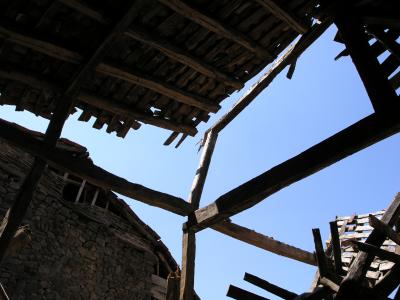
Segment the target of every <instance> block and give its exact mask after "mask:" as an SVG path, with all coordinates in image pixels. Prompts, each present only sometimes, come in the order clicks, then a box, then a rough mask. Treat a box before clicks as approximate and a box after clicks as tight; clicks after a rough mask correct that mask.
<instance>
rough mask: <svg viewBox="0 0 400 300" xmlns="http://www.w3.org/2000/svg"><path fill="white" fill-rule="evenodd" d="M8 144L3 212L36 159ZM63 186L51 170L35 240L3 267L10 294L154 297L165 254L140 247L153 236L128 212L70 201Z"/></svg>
mask: <svg viewBox="0 0 400 300" xmlns="http://www.w3.org/2000/svg"><path fill="white" fill-rule="evenodd" d="M0 149H1V151H0V217H1V218H3V217H4V215H5V213H6V211H7V209H8V208H9V207H10V205H11V203H12V201H13V200H14V198H15V195H16V193H17V191H18V189H19V188H20V185H21V183H22V180H23V176H24V175H23V174H26V173H27V171H28V170H29V166H30V165H31V163H32V161H33V159H32V157H31V156H30V155H27V154H25V153H23V152H21V151H19V150H17V149H15V148H13V147H10V146H9V145H8V144H6V143H5V142H3V141H1V140H0ZM63 187H64V181H63V178H62V177H60V176H58V175H56V174H55V173H53V172H52V171H50V170H49V169H48V170H47V171H46V173H45V175H44V176H43V177H42V179H41V181H40V185H39V188H38V189H37V191H36V193H35V196H34V199H33V201H32V204H31V206H30V209H29V211H28V213H27V216H26V217H25V219H24V221H23V224H29V226H30V229H31V232H32V241H31V242H30V243H29V244H28V245H26V246H25V247H24V248H23V249H22V250H21V251H20V252H19V253H17V254H16V255H14V256H8V257H6V258H5V260H4V261H3V263H2V264H1V266H0V282H1V283H2V284H3V286H4V287H5V289H6V291H7V293H8V295H9V296H10V298H11V299H13V300H17V299H31V300H34V299H138V300H139V299H151V292H150V290H151V285H152V284H151V277H152V274H153V273H154V269H155V264H156V260H157V258H156V256H155V255H154V254H152V253H151V251H148V250H146V247H144V248H143V249H142V248H141V247H140V245H141V244H143V245H146V243H145V241H141V240H140V239H141V238H140V237H139V235H138V234H137V233H136V232H135V230H134V228H132V226H130V225H129V222H127V221H126V220H124V219H123V218H119V217H117V216H115V215H112V214H111V213H109V212H107V211H105V210H102V209H100V208H96V207H90V208H85V207H82V206H84V205H79V204H74V203H66V202H65V201H63V200H62V190H63ZM72 206H73V207H72ZM127 234H128V237H126V235H127ZM122 235H124V236H125V238H123V237H121V236H122ZM136 238H137V239H136ZM133 240H135V242H134V243H133V244H132V243H131V242H132V241H133ZM134 244H138V245H136V246H135V245H134Z"/></svg>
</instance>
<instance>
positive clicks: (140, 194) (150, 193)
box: [0, 120, 192, 216]
mask: <svg viewBox="0 0 400 300" xmlns="http://www.w3.org/2000/svg"><path fill="white" fill-rule="evenodd" d="M0 137H2V138H4V139H5V140H7V141H8V142H10V143H11V144H14V145H15V146H17V147H19V148H21V149H22V150H24V151H26V152H28V153H31V154H32V155H34V156H37V157H38V158H40V159H43V160H46V161H47V162H48V163H49V164H51V165H52V166H54V167H55V168H57V169H60V170H62V171H64V172H68V173H69V174H73V175H75V176H77V177H79V178H82V179H85V180H87V181H88V182H90V183H91V184H93V185H95V186H101V187H102V188H103V189H108V190H113V191H115V192H116V193H119V194H122V195H124V196H127V197H129V198H132V199H135V200H138V201H141V202H143V203H146V204H149V205H152V206H156V207H160V208H163V209H165V210H168V211H171V212H174V213H176V214H179V215H183V216H185V215H188V214H189V213H190V212H191V211H192V207H191V205H190V204H189V203H187V202H186V201H184V200H183V199H181V198H178V197H174V196H171V195H168V194H165V193H161V192H158V191H155V190H152V189H149V188H146V187H144V186H141V185H139V184H136V183H131V182H129V181H126V180H125V179H123V178H120V177H118V176H116V175H113V174H111V173H109V172H107V171H105V170H104V169H102V168H100V167H98V166H96V165H94V164H93V163H92V162H91V161H89V160H87V159H81V158H78V157H74V156H73V155H71V154H70V153H69V152H67V151H65V150H61V149H58V148H57V149H53V150H46V148H44V145H43V142H41V141H40V140H37V139H35V138H34V137H32V136H31V134H30V133H28V132H26V131H23V130H21V129H19V128H18V127H17V126H16V125H13V124H11V123H8V122H7V121H4V120H1V121H0Z"/></svg>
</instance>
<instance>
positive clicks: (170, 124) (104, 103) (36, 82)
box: [0, 64, 197, 136]
mask: <svg viewBox="0 0 400 300" xmlns="http://www.w3.org/2000/svg"><path fill="white" fill-rule="evenodd" d="M0 67H1V70H0V77H1V78H4V79H9V80H14V81H17V82H21V83H23V84H27V85H29V86H31V87H33V88H37V89H45V90H49V91H53V92H57V93H59V92H61V91H62V88H61V86H59V85H58V84H55V83H53V82H50V81H49V80H47V79H46V78H41V77H39V76H38V75H35V74H31V73H29V72H26V71H23V70H20V69H19V68H18V67H16V66H11V65H4V64H0ZM74 99H76V100H78V101H81V102H84V103H87V104H89V105H92V106H94V107H97V108H100V109H103V110H105V111H108V112H111V113H114V114H117V115H120V116H123V117H127V118H129V119H134V120H137V121H140V122H143V123H146V124H151V125H154V126H157V127H161V128H164V129H167V130H172V131H175V132H181V133H186V134H189V135H191V136H194V135H195V134H196V133H197V129H196V128H195V127H194V126H192V125H186V124H180V123H177V122H175V121H173V120H167V119H163V118H158V117H155V116H151V115H148V114H146V113H144V112H141V111H139V110H137V109H135V108H133V107H131V106H130V105H129V104H125V103H123V102H119V101H116V100H111V99H108V98H105V97H99V96H96V95H93V94H91V93H88V92H85V91H83V90H82V91H81V92H79V94H78V95H77V96H75V97H74ZM10 104H11V103H10Z"/></svg>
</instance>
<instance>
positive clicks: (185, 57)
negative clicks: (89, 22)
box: [125, 26, 244, 89]
mask: <svg viewBox="0 0 400 300" xmlns="http://www.w3.org/2000/svg"><path fill="white" fill-rule="evenodd" d="M125 35H126V36H129V37H130V38H132V39H135V40H137V41H139V42H141V43H144V44H146V45H148V46H150V47H152V48H154V49H157V50H158V51H160V52H162V53H163V54H165V55H166V56H168V57H169V58H171V59H173V60H176V61H178V62H179V63H181V64H184V65H187V66H189V67H191V68H192V69H194V70H196V71H197V72H199V73H201V74H203V75H205V76H207V77H210V78H213V79H215V80H217V81H219V82H222V83H225V84H227V85H229V86H232V87H234V88H236V89H241V88H242V87H243V86H244V83H243V82H242V81H240V80H238V79H236V78H234V77H232V76H231V75H228V74H225V73H224V72H221V71H220V70H219V69H218V68H216V67H214V66H212V65H210V64H207V63H206V62H204V61H203V60H201V59H199V58H197V57H196V56H194V55H192V54H191V53H190V52H189V51H186V50H184V49H182V48H181V47H178V46H176V45H174V44H172V43H170V42H169V41H168V40H167V39H165V38H162V37H160V36H158V35H156V34H154V33H150V32H148V31H146V30H144V29H141V28H138V27H137V26H135V28H134V29H130V30H128V31H127V32H125Z"/></svg>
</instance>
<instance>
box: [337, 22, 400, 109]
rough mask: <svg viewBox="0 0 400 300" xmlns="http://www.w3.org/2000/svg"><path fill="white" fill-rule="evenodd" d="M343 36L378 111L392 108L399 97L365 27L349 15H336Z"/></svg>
mask: <svg viewBox="0 0 400 300" xmlns="http://www.w3.org/2000/svg"><path fill="white" fill-rule="evenodd" d="M334 20H335V24H336V26H337V27H338V29H339V31H340V34H341V37H342V39H343V41H344V43H345V45H346V48H347V49H348V50H349V53H350V56H351V58H352V60H353V63H354V65H355V67H356V68H357V71H358V74H359V75H360V77H361V80H362V82H363V83H364V86H365V89H366V91H367V93H368V95H369V98H370V100H371V102H372V106H373V107H374V110H375V111H376V112H381V111H387V110H391V109H392V108H393V106H394V105H397V104H398V103H399V99H398V97H397V94H396V92H395V90H394V89H393V87H392V86H391V84H390V82H389V80H388V79H387V77H385V75H384V73H383V71H382V68H381V66H380V65H379V61H378V59H377V58H376V57H375V56H374V55H373V53H372V50H371V46H370V45H369V43H368V38H367V36H366V33H365V30H364V27H363V26H362V25H361V23H357V21H356V20H354V19H351V18H349V17H348V16H341V15H338V16H336V17H335V19H334Z"/></svg>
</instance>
